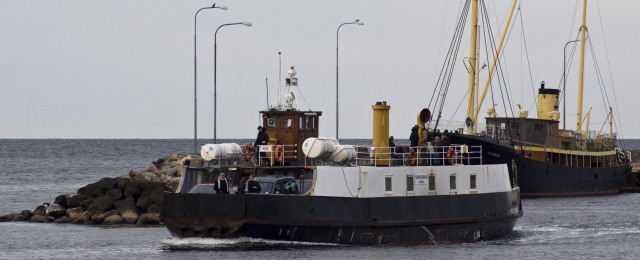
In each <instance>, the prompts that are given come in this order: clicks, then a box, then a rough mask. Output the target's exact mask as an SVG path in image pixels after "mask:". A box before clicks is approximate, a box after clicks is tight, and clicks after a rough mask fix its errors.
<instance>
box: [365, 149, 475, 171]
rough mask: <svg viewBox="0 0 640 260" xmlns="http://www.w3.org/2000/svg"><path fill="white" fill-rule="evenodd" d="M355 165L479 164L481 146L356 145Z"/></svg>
mask: <svg viewBox="0 0 640 260" xmlns="http://www.w3.org/2000/svg"><path fill="white" fill-rule="evenodd" d="M353 164H355V166H364V165H373V166H391V167H393V166H439V165H457V164H466V165H481V164H482V146H467V145H457V144H456V145H449V146H418V147H408V146H396V147H369V146H356V158H355V160H354V161H353Z"/></svg>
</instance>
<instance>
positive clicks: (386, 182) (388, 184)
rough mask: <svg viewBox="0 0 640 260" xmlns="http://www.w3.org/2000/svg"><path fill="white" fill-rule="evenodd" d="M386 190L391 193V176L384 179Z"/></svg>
mask: <svg viewBox="0 0 640 260" xmlns="http://www.w3.org/2000/svg"><path fill="white" fill-rule="evenodd" d="M384 190H385V191H391V176H386V177H384Z"/></svg>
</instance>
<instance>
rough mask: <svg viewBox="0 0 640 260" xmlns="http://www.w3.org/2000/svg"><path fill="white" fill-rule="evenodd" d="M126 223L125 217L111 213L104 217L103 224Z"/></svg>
mask: <svg viewBox="0 0 640 260" xmlns="http://www.w3.org/2000/svg"><path fill="white" fill-rule="evenodd" d="M121 224H124V219H123V218H122V217H121V216H120V215H117V214H116V215H111V216H108V217H106V218H104V221H102V225H121Z"/></svg>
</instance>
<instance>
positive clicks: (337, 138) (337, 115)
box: [336, 19, 364, 140]
mask: <svg viewBox="0 0 640 260" xmlns="http://www.w3.org/2000/svg"><path fill="white" fill-rule="evenodd" d="M347 24H357V25H364V23H363V22H361V21H360V19H356V20H355V21H354V22H349V23H343V24H341V25H340V26H338V29H337V30H336V140H339V137H338V123H339V120H338V119H339V113H338V111H339V110H338V71H339V70H338V53H339V52H338V46H339V43H340V42H339V39H340V28H341V27H342V26H343V25H347Z"/></svg>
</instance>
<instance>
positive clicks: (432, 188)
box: [429, 175, 436, 191]
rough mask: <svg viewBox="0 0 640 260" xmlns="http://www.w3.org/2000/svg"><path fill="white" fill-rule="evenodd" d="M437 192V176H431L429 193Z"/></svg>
mask: <svg viewBox="0 0 640 260" xmlns="http://www.w3.org/2000/svg"><path fill="white" fill-rule="evenodd" d="M435 190H436V176H435V175H429V191H435Z"/></svg>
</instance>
